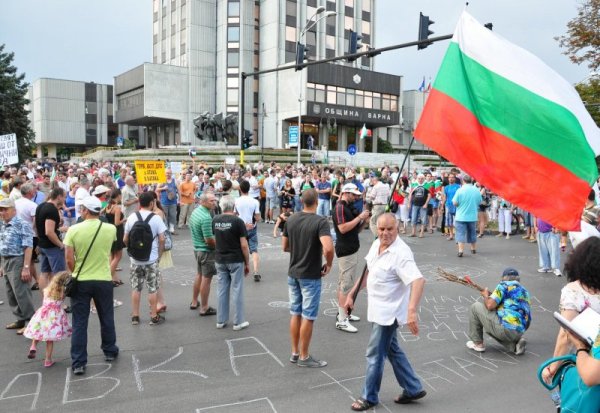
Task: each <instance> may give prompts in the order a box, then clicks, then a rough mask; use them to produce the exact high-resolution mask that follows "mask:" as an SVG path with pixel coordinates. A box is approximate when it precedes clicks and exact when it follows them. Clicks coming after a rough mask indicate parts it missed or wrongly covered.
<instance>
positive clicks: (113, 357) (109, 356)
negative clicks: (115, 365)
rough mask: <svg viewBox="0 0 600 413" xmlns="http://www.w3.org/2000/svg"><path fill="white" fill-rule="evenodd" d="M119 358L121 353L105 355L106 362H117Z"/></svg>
mask: <svg viewBox="0 0 600 413" xmlns="http://www.w3.org/2000/svg"><path fill="white" fill-rule="evenodd" d="M117 357H119V353H114V354H105V355H104V361H109V362H110V361H115V360H116V359H117Z"/></svg>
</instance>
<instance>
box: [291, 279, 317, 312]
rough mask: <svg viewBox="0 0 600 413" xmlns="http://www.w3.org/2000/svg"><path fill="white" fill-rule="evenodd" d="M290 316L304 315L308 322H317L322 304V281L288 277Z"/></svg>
mask: <svg viewBox="0 0 600 413" xmlns="http://www.w3.org/2000/svg"><path fill="white" fill-rule="evenodd" d="M288 292H289V296H290V314H291V315H296V316H298V315H302V318H305V319H307V320H316V319H317V315H318V314H319V304H320V302H321V279H320V278H319V279H318V280H315V279H307V278H294V277H289V276H288Z"/></svg>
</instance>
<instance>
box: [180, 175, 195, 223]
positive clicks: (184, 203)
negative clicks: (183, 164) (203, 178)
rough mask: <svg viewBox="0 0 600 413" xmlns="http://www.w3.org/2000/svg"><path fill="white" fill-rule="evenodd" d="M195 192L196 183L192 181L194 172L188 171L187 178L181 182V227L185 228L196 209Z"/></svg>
mask: <svg viewBox="0 0 600 413" xmlns="http://www.w3.org/2000/svg"><path fill="white" fill-rule="evenodd" d="M195 193H196V184H195V183H194V182H192V174H191V173H189V172H186V174H185V179H184V180H183V181H182V182H181V183H180V184H179V203H180V211H179V225H178V228H179V229H181V228H183V225H184V224H188V222H189V219H190V216H191V215H192V211H193V210H194V205H195V204H194V194H195ZM188 225H189V224H188Z"/></svg>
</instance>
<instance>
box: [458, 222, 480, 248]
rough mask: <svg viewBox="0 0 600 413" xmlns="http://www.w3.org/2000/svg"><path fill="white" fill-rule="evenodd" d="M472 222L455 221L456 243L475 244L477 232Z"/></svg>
mask: <svg viewBox="0 0 600 413" xmlns="http://www.w3.org/2000/svg"><path fill="white" fill-rule="evenodd" d="M475 224H476V222H474V221H469V222H465V221H455V222H454V227H455V228H456V241H457V242H460V243H463V244H465V243H466V244H475V243H476V242H477V231H476V228H475Z"/></svg>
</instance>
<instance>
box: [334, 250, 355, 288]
mask: <svg viewBox="0 0 600 413" xmlns="http://www.w3.org/2000/svg"><path fill="white" fill-rule="evenodd" d="M357 266H358V251H357V252H355V253H354V254H352V255H346V256H345V257H342V258H338V267H339V269H340V275H339V278H338V289H339V290H340V291H341V292H342V294H344V295H347V294H348V293H349V292H350V290H351V289H352V287H354V283H355V282H356V280H355V274H356V267H357Z"/></svg>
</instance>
